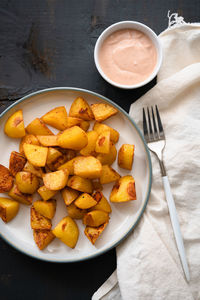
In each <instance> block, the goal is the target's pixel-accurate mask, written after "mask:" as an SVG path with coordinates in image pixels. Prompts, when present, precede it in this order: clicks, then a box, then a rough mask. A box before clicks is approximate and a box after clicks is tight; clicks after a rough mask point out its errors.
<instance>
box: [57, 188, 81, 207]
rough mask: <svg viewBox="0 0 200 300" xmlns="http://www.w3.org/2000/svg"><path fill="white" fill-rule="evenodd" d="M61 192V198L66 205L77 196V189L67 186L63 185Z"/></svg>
mask: <svg viewBox="0 0 200 300" xmlns="http://www.w3.org/2000/svg"><path fill="white" fill-rule="evenodd" d="M61 194H62V196H63V199H64V201H65V204H66V205H70V204H71V203H72V202H73V201H74V200H75V199H76V198H77V197H78V196H79V192H78V191H76V190H73V189H71V188H69V187H65V188H64V189H63V190H62V191H61Z"/></svg>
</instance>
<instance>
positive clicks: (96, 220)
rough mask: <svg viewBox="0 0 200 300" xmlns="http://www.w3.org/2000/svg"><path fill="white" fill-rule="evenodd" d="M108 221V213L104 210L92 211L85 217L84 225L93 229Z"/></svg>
mask: <svg viewBox="0 0 200 300" xmlns="http://www.w3.org/2000/svg"><path fill="white" fill-rule="evenodd" d="M108 221H109V215H108V213H107V212H105V211H102V210H92V211H90V212H88V213H87V214H85V215H84V217H83V224H85V225H87V226H91V227H98V226H100V225H102V224H104V223H106V222H108Z"/></svg>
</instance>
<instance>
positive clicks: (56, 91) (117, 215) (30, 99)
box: [0, 88, 151, 262]
mask: <svg viewBox="0 0 200 300" xmlns="http://www.w3.org/2000/svg"><path fill="white" fill-rule="evenodd" d="M78 96H82V97H84V98H85V99H86V100H87V101H88V103H89V104H92V103H98V102H107V103H110V104H112V105H113V106H115V107H116V108H118V110H119V113H118V114H117V115H116V116H113V117H111V118H110V119H108V120H106V121H105V123H106V124H108V125H110V126H112V127H113V128H115V129H116V130H118V131H119V133H120V139H119V142H118V143H117V144H116V147H117V149H119V148H120V147H121V145H122V144H124V143H130V144H134V145H135V157H134V164H133V169H132V171H131V174H132V175H133V176H134V178H135V181H136V193H137V200H136V201H131V202H127V203H116V204H114V203H111V206H112V213H111V215H110V222H109V224H108V226H107V228H106V229H105V231H104V232H103V233H102V235H101V237H100V238H99V239H98V240H97V242H96V243H95V246H93V245H92V244H91V243H90V241H89V240H88V239H87V238H86V236H85V235H84V226H83V224H82V221H80V220H78V221H77V224H78V227H79V230H80V236H79V240H78V243H77V245H76V247H75V249H70V248H69V247H67V246H66V245H65V244H63V243H62V242H60V241H59V240H58V239H55V240H54V241H53V242H52V243H51V244H50V245H49V246H48V247H47V248H46V249H45V250H43V251H40V250H39V249H38V248H37V246H36V244H35V242H34V240H33V233H32V229H31V226H30V207H29V206H26V205H20V210H19V213H18V215H17V216H16V217H15V218H14V219H13V220H12V221H11V222H9V223H8V224H5V223H4V222H3V221H2V220H1V219H0V232H1V236H2V238H4V240H6V241H7V242H8V243H9V244H10V245H12V246H13V247H15V248H16V249H18V250H19V251H21V252H23V253H25V254H27V255H30V256H32V257H35V258H38V259H41V260H46V261H51V262H76V261H81V260H85V259H89V258H92V257H95V256H97V255H100V254H102V253H104V252H106V251H108V250H110V249H111V248H113V247H115V246H116V245H117V244H119V243H120V242H121V241H122V240H123V239H124V238H125V237H126V236H127V235H128V234H129V233H130V232H131V231H132V229H133V228H134V227H135V225H136V224H137V222H138V221H139V219H140V217H141V215H142V213H143V212H144V209H145V207H146V204H147V201H148V198H149V193H150V189H151V160H150V155H149V152H148V149H147V147H146V144H145V142H144V140H143V137H142V135H141V133H140V132H139V129H138V128H137V126H136V125H135V124H134V121H133V120H131V119H130V117H129V116H128V114H127V113H126V112H125V111H123V109H121V108H120V107H119V106H117V105H116V104H114V103H113V102H112V101H110V100H109V99H107V98H105V97H103V96H101V95H99V94H96V93H94V92H91V91H87V90H82V89H78V88H52V89H46V90H42V91H38V92H36V93H32V94H30V95H28V96H26V97H24V98H22V99H20V100H19V101H17V102H16V103H14V104H13V105H11V106H10V107H9V108H8V109H7V110H5V111H4V112H3V113H2V114H1V116H0V117H1V118H0V140H1V147H0V163H1V164H3V165H5V166H7V167H8V166H9V156H10V153H11V151H13V150H15V151H18V147H19V140H18V139H11V138H8V137H7V136H6V135H5V134H4V131H3V128H4V124H5V121H6V119H7V118H8V117H9V116H10V115H11V114H13V113H14V112H15V111H17V110H18V109H23V115H24V122H25V126H26V125H28V124H29V123H30V122H31V121H32V120H33V119H34V118H36V117H41V116H42V115H43V114H44V113H46V112H48V111H49V110H51V109H53V108H55V107H56V106H62V105H64V106H65V107H66V108H67V111H69V108H70V105H71V103H72V102H73V100H74V99H75V98H76V97H78ZM51 129H52V128H51ZM52 131H54V132H55V133H56V132H57V131H56V130H55V129H52ZM112 167H113V168H114V169H115V170H117V171H118V172H119V173H120V174H121V175H126V174H130V172H128V171H126V170H123V169H120V168H119V167H118V165H117V163H116V162H115V163H114V164H113V165H112ZM112 186H113V184H106V185H104V190H103V193H104V194H105V196H106V197H107V199H109V194H110V191H111V189H112ZM3 195H4V194H0V196H3ZM4 196H5V195H4ZM36 198H37V199H39V195H38V197H36ZM55 198H56V199H57V210H56V215H55V217H54V219H53V222H52V223H53V226H52V228H54V226H55V225H56V224H57V223H58V222H59V221H60V220H61V218H63V217H64V216H66V215H67V211H66V207H65V204H64V201H63V200H62V199H61V196H57V197H55Z"/></svg>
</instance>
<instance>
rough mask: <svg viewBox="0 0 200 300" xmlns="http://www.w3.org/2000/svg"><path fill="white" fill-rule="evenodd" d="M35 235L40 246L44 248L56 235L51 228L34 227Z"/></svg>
mask: <svg viewBox="0 0 200 300" xmlns="http://www.w3.org/2000/svg"><path fill="white" fill-rule="evenodd" d="M33 237H34V240H35V243H36V245H37V246H38V248H39V249H40V250H43V249H44V248H46V247H47V246H48V245H49V244H50V243H51V242H52V241H53V240H54V238H55V235H54V234H53V233H52V231H51V230H40V229H34V230H33Z"/></svg>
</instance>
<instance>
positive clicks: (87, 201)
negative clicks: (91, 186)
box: [74, 193, 97, 209]
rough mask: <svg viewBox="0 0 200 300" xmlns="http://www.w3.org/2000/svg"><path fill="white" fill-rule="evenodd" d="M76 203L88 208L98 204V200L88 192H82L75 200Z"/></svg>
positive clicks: (82, 207) (78, 205)
mask: <svg viewBox="0 0 200 300" xmlns="http://www.w3.org/2000/svg"><path fill="white" fill-rule="evenodd" d="M74 204H75V205H76V206H77V207H78V208H81V209H88V208H91V207H92V206H95V205H96V204H97V201H96V200H95V199H94V198H93V197H92V196H90V195H89V194H87V193H83V194H81V195H80V196H79V197H78V198H77V199H76V200H75V201H74Z"/></svg>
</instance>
